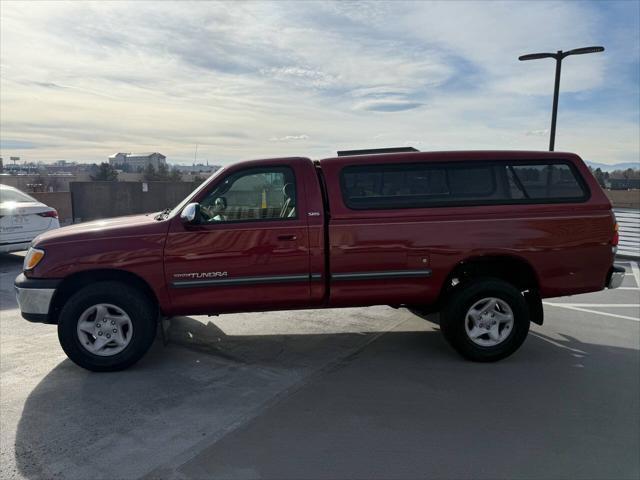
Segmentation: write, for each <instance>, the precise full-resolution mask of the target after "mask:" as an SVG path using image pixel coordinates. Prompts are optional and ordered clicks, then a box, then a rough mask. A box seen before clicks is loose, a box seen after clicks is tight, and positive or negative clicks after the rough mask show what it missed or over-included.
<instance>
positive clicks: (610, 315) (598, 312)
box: [544, 302, 640, 322]
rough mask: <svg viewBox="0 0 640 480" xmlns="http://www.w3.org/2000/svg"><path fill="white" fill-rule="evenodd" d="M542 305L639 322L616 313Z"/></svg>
mask: <svg viewBox="0 0 640 480" xmlns="http://www.w3.org/2000/svg"><path fill="white" fill-rule="evenodd" d="M544 304H545V305H549V306H550V307H560V308H566V309H568V310H575V311H578V312H586V313H595V314H596V315H604V316H606V317H614V318H622V319H624V320H633V321H634V322H640V318H636V317H629V316H627V315H618V314H617V313H609V312H600V311H598V310H589V309H588V308H582V307H574V306H572V305H567V304H562V303H548V302H544Z"/></svg>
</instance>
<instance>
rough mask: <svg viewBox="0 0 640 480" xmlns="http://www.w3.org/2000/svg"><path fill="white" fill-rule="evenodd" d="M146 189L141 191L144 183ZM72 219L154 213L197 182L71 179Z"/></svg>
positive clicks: (85, 219)
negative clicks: (80, 180) (89, 180)
mask: <svg viewBox="0 0 640 480" xmlns="http://www.w3.org/2000/svg"><path fill="white" fill-rule="evenodd" d="M144 185H146V186H147V191H146V192H145V191H143V186H144ZM70 186H71V196H72V203H73V217H74V221H75V222H84V221H87V220H94V219H98V218H109V217H118V216H121V215H131V214H134V213H148V212H157V211H160V210H164V209H165V208H170V207H174V206H176V205H177V204H178V203H180V202H181V201H182V200H183V199H184V198H185V197H186V196H187V195H188V194H189V193H191V192H192V191H193V190H194V189H195V188H196V187H197V186H198V184H194V183H185V182H146V183H138V182H72V183H71V184H70Z"/></svg>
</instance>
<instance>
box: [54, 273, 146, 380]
mask: <svg viewBox="0 0 640 480" xmlns="http://www.w3.org/2000/svg"><path fill="white" fill-rule="evenodd" d="M156 328H157V318H156V314H155V308H154V306H153V304H152V303H151V302H150V301H149V299H148V298H147V297H146V296H145V295H144V294H142V293H141V292H139V291H138V290H136V289H132V288H130V287H128V286H126V285H124V284H122V283H119V282H110V281H109V282H99V283H96V284H94V285H89V286H87V287H85V288H83V289H81V290H80V291H78V292H77V293H75V294H74V295H73V296H71V298H69V300H67V302H66V303H65V305H64V307H63V308H62V310H61V312H60V316H59V318H58V338H59V340H60V345H61V346H62V348H63V350H64V351H65V353H66V354H67V356H68V357H69V358H70V359H71V360H72V361H73V362H75V363H76V364H78V365H79V366H81V367H84V368H86V369H88V370H93V371H97V372H104V371H114V370H122V369H124V368H127V367H129V366H131V365H133V364H134V363H135V362H137V361H138V360H139V359H140V358H141V357H142V356H143V355H144V354H145V353H146V352H147V350H148V349H149V347H150V346H151V344H152V343H153V340H154V338H155V334H156Z"/></svg>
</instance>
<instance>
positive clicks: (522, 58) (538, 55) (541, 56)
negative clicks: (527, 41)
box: [518, 53, 556, 62]
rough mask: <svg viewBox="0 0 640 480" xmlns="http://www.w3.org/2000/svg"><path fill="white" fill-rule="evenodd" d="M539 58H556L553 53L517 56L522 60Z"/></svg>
mask: <svg viewBox="0 0 640 480" xmlns="http://www.w3.org/2000/svg"><path fill="white" fill-rule="evenodd" d="M539 58H556V54H555V53H530V54H529V55H522V56H521V57H518V60H520V61H522V62H524V61H525V60H537V59H539Z"/></svg>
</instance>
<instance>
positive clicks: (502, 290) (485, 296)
mask: <svg viewBox="0 0 640 480" xmlns="http://www.w3.org/2000/svg"><path fill="white" fill-rule="evenodd" d="M459 288H460V290H458V291H456V292H454V293H453V294H452V295H450V296H449V298H448V299H447V301H446V302H445V305H444V308H443V309H442V311H441V318H440V328H441V330H442V333H443V334H444V336H445V338H446V339H447V341H448V342H449V344H451V346H452V347H453V348H454V349H456V350H457V351H458V352H459V353H460V354H461V355H462V356H464V357H465V358H468V359H469V360H474V361H478V362H494V361H497V360H500V359H502V358H505V357H508V356H509V355H511V354H512V353H514V352H515V351H516V350H517V349H518V348H520V346H521V345H522V343H523V342H524V340H525V338H526V337H527V334H528V333H529V323H530V319H529V316H530V315H529V308H528V304H527V301H526V299H525V298H524V296H523V295H522V293H521V292H520V291H519V290H518V289H517V288H515V287H514V286H513V285H511V284H509V283H507V282H505V281H503V280H499V279H493V278H486V279H479V280H476V281H474V282H472V283H469V284H468V285H466V286H462V287H459Z"/></svg>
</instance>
